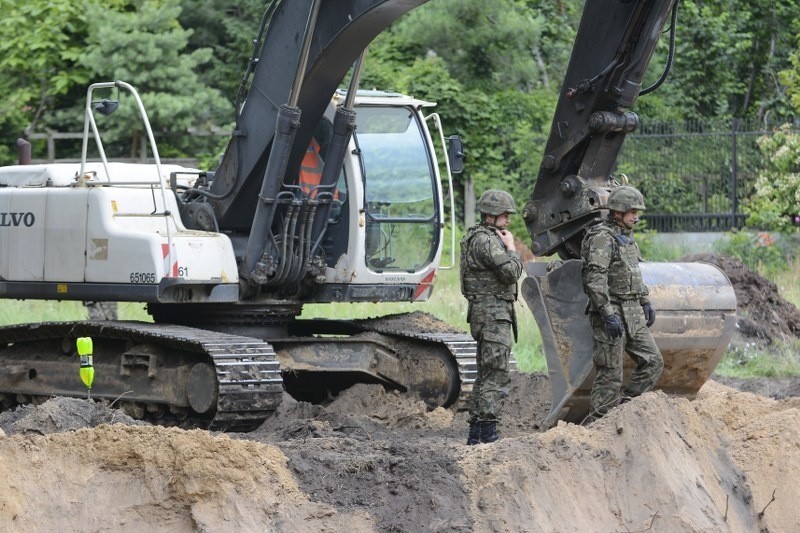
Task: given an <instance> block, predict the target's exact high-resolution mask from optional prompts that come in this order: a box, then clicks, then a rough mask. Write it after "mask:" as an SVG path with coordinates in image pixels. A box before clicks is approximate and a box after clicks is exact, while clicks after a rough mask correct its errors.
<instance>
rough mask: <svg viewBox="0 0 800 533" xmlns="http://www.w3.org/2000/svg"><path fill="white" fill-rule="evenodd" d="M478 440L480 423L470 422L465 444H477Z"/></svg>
mask: <svg viewBox="0 0 800 533" xmlns="http://www.w3.org/2000/svg"><path fill="white" fill-rule="evenodd" d="M480 440H481V423H480V422H470V423H469V434H468V435H467V446H474V445H475V444H478V443H479V442H480Z"/></svg>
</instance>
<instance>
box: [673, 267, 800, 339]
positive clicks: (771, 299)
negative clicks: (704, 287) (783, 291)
mask: <svg viewBox="0 0 800 533" xmlns="http://www.w3.org/2000/svg"><path fill="white" fill-rule="evenodd" d="M680 261H689V262H703V263H711V264H713V265H716V266H717V267H719V268H720V269H721V270H722V271H723V272H725V274H726V275H727V276H728V279H730V280H731V284H733V290H734V292H735V293H736V303H737V306H738V312H737V314H738V315H739V320H738V322H737V326H738V332H739V334H740V335H742V336H744V337H748V338H756V339H762V340H764V341H766V342H772V341H773V340H786V339H787V338H797V337H800V310H798V309H797V307H795V306H794V305H793V304H792V303H791V302H788V301H787V300H785V299H784V298H783V297H782V296H781V295H780V293H779V292H778V287H777V286H776V285H775V284H774V283H772V282H771V281H769V280H768V279H766V278H764V277H763V276H761V275H759V274H758V273H757V272H753V271H752V270H750V269H749V268H748V267H747V266H746V265H745V264H744V263H742V262H741V261H740V260H739V259H737V258H735V257H728V256H720V255H715V254H693V255H689V256H686V257H683V258H681V259H680Z"/></svg>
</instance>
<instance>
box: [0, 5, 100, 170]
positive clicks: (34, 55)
mask: <svg viewBox="0 0 800 533" xmlns="http://www.w3.org/2000/svg"><path fill="white" fill-rule="evenodd" d="M112 4H113V2H112ZM95 6H96V3H95V2H93V1H92V0H78V1H75V0H30V1H26V2H18V1H16V0H0V12H2V13H3V16H2V17H0V35H2V36H3V38H2V39H0V72H2V75H1V76H0V94H2V95H3V97H2V98H0V162H2V163H9V162H12V161H13V160H15V159H16V155H15V153H14V151H13V150H12V149H11V145H12V143H13V141H14V138H15V137H17V136H21V135H23V133H24V131H25V130H27V129H35V128H36V127H37V126H38V125H39V124H40V122H41V121H42V119H43V117H45V116H46V115H47V114H48V113H49V112H51V111H52V110H53V109H54V108H55V107H56V102H57V99H58V98H59V97H62V96H64V95H66V94H68V93H69V91H70V89H72V88H73V87H75V86H76V85H85V84H86V82H87V80H88V79H89V72H88V69H86V68H85V67H82V66H80V65H78V64H77V60H78V58H79V57H80V55H81V53H82V52H83V48H84V37H85V34H86V30H87V25H88V21H87V19H88V14H89V13H92V12H94V11H95Z"/></svg>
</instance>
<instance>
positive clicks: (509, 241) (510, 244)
mask: <svg viewBox="0 0 800 533" xmlns="http://www.w3.org/2000/svg"><path fill="white" fill-rule="evenodd" d="M495 231H496V232H497V234H498V235H499V236H500V239H501V240H502V241H503V244H505V245H506V248H507V249H508V250H510V251H512V252H516V251H517V247H516V246H515V245H514V236H513V235H512V234H511V232H510V231H508V230H507V229H495Z"/></svg>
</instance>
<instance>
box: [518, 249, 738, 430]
mask: <svg viewBox="0 0 800 533" xmlns="http://www.w3.org/2000/svg"><path fill="white" fill-rule="evenodd" d="M640 267H641V270H642V276H643V277H644V281H645V283H646V284H647V286H648V287H649V289H650V299H651V301H652V303H653V307H654V308H655V309H656V312H657V319H656V322H655V324H653V326H652V328H651V329H650V331H651V332H652V334H653V338H654V339H655V341H656V344H657V345H658V347H659V349H660V350H661V353H662V354H663V356H664V372H663V374H662V375H661V379H660V380H659V381H658V383H657V384H656V389H660V390H663V391H664V392H666V393H668V394H673V395H677V396H682V397H685V398H689V399H693V398H694V397H695V395H696V394H697V391H698V390H700V387H702V386H703V383H705V382H706V380H707V379H708V377H709V376H710V375H711V373H712V372H713V371H714V368H716V366H717V364H718V363H719V361H720V360H721V359H722V355H723V353H724V352H725V349H726V347H727V346H728V343H729V342H730V339H731V336H732V335H733V331H734V328H735V324H736V317H735V314H736V295H735V294H734V291H733V286H732V285H731V282H730V280H728V278H727V276H725V274H724V273H723V272H722V271H721V270H719V269H718V268H717V267H716V266H714V265H710V264H706V263H642V264H641V265H640ZM526 272H527V277H526V278H525V280H524V281H523V283H522V294H523V297H524V298H525V301H526V302H527V304H528V306H529V307H530V309H531V310H532V311H533V314H534V317H535V318H536V322H537V324H538V325H539V330H540V332H541V335H542V345H543V348H544V352H545V357H546V359H547V367H548V370H549V374H550V385H551V388H552V394H553V403H552V408H551V410H550V413H549V414H548V416H547V418H546V419H545V420H544V421H543V423H542V426H543V427H551V426H552V425H554V424H555V423H556V422H557V421H558V420H566V421H568V422H574V423H581V422H582V421H583V420H584V418H585V417H586V415H587V414H588V413H589V394H590V392H591V387H592V381H593V380H594V368H593V364H592V330H591V327H590V326H589V318H588V317H587V316H586V314H585V309H586V303H587V301H588V298H587V296H586V295H585V294H584V292H583V286H582V283H581V261H580V260H577V259H572V260H568V261H564V262H554V263H539V262H531V263H528V264H527V265H526ZM632 370H633V361H632V359H631V358H630V357H625V376H624V380H625V382H627V380H628V379H629V377H630V373H631V371H632Z"/></svg>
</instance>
